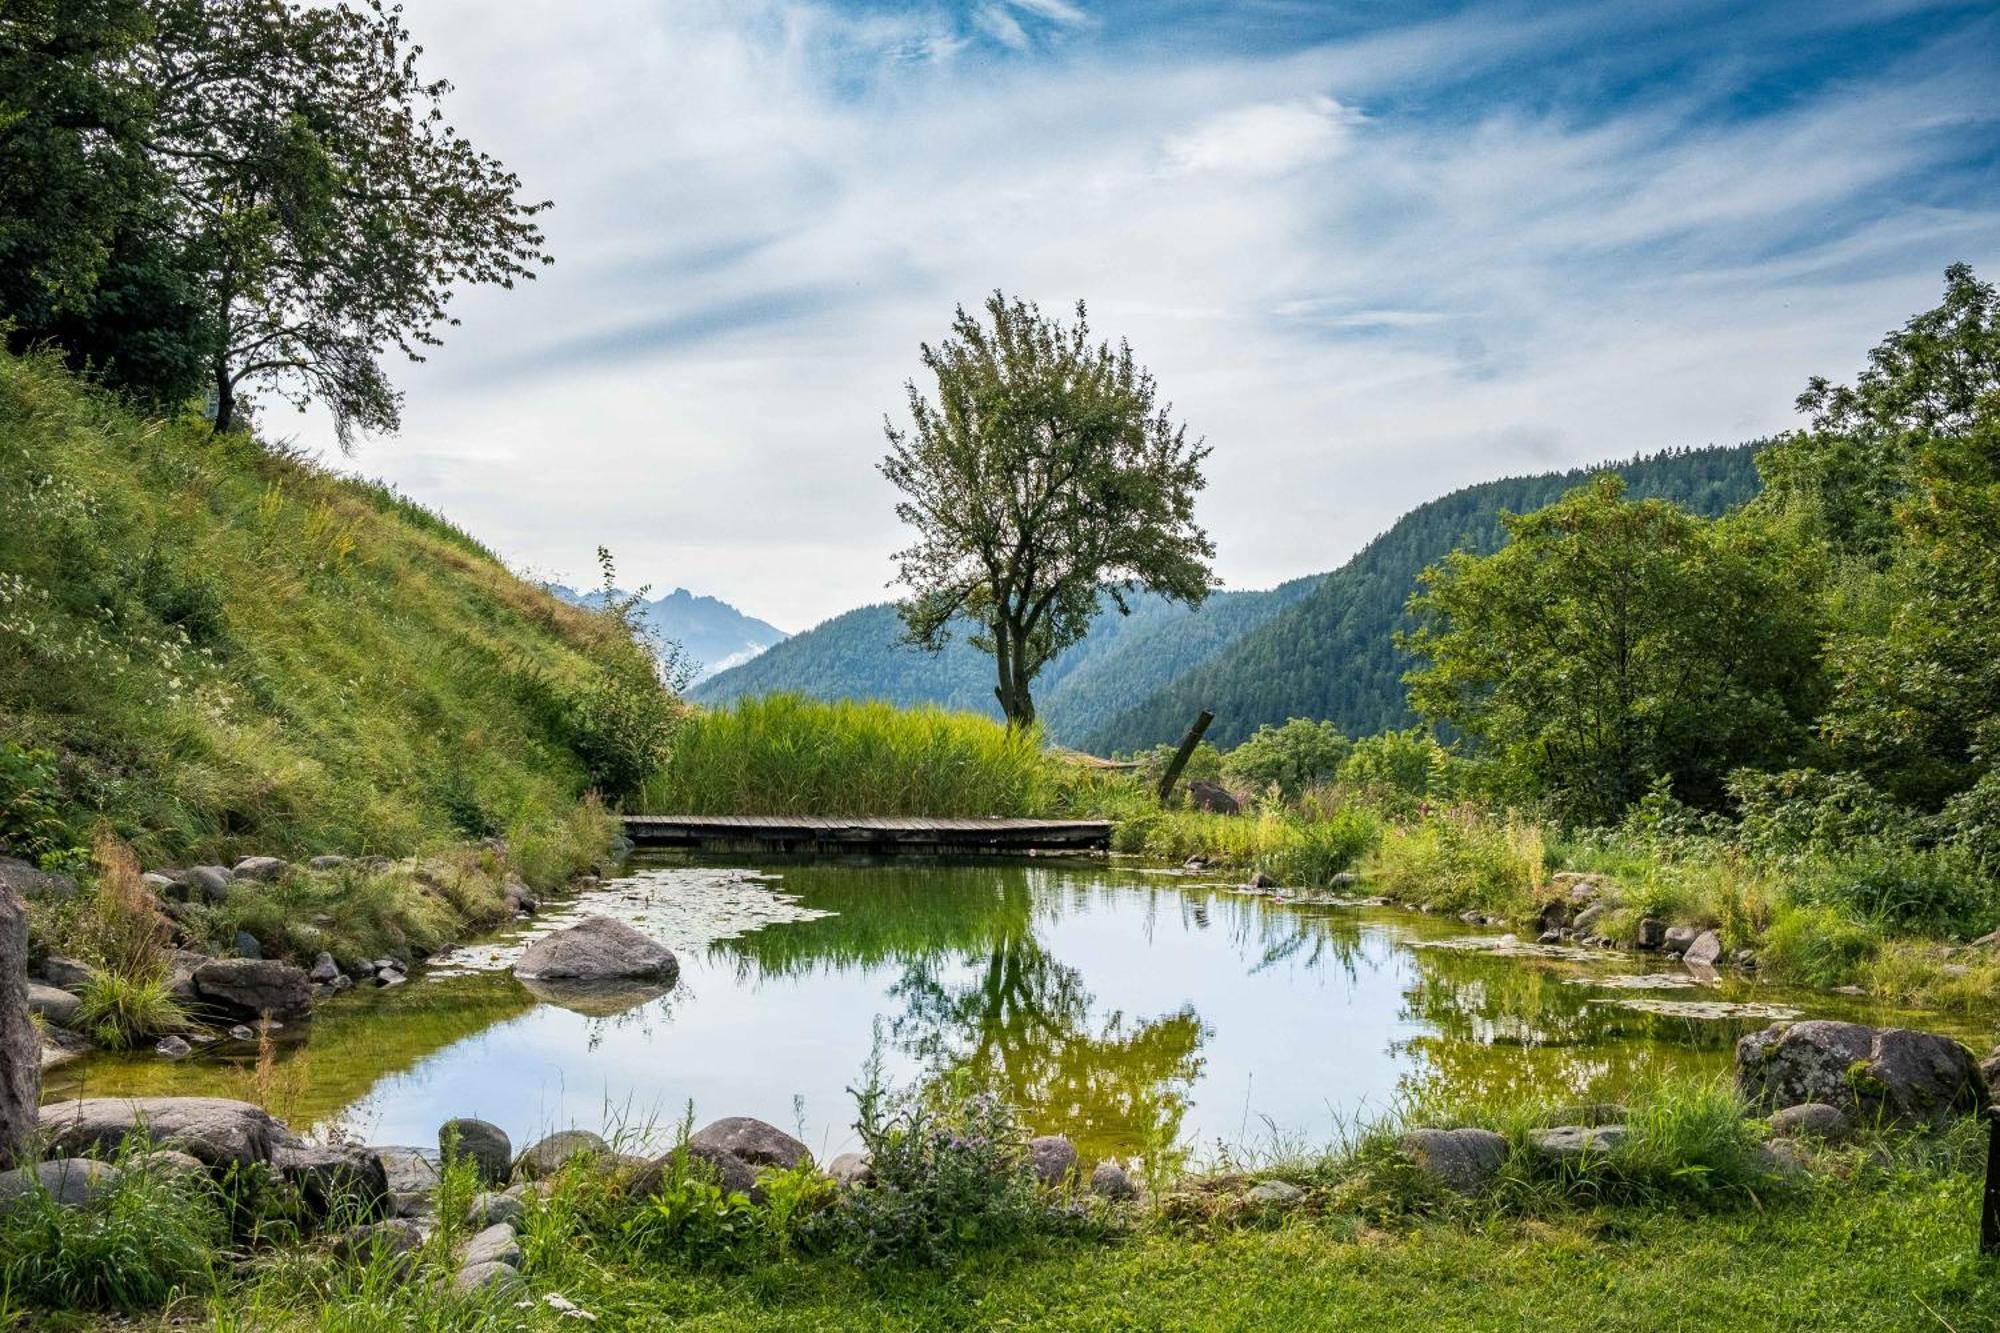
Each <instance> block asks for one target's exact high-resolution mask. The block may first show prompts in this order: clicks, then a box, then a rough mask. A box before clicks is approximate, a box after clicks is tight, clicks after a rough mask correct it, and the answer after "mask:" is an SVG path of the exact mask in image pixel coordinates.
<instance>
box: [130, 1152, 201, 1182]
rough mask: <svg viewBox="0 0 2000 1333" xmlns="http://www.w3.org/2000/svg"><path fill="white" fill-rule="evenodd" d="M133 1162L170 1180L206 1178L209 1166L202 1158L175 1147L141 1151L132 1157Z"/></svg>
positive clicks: (136, 1166) (139, 1167) (134, 1164)
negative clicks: (204, 1163)
mask: <svg viewBox="0 0 2000 1333" xmlns="http://www.w3.org/2000/svg"><path fill="white" fill-rule="evenodd" d="M132 1164H133V1166H134V1167H135V1168H136V1169H138V1170H140V1171H145V1172H150V1173H151V1174H153V1175H156V1176H164V1177H166V1178H168V1179H170V1180H183V1179H185V1180H192V1179H195V1178H203V1179H205V1178H206V1177H207V1176H208V1167H206V1166H205V1165H203V1164H202V1160H201V1158H199V1157H196V1156H195V1155H194V1154H193V1153H185V1152H179V1151H176V1150H175V1149H173V1148H155V1149H153V1150H152V1151H151V1152H143V1153H140V1154H139V1155H138V1156H136V1157H134V1158H133V1159H132Z"/></svg>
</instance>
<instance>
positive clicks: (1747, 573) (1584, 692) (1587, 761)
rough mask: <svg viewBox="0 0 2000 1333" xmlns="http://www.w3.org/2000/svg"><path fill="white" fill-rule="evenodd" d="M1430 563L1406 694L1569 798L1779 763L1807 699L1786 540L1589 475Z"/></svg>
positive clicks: (1586, 812) (1598, 805)
mask: <svg viewBox="0 0 2000 1333" xmlns="http://www.w3.org/2000/svg"><path fill="white" fill-rule="evenodd" d="M1503 522H1504V524H1505V526H1506V529H1507V536H1508V540H1507V543H1506V545H1504V546H1503V547H1501V549H1500V550H1498V551H1496V552H1495V553H1494V554H1492V555H1489V556H1474V555H1469V554H1465V553H1458V554H1454V555H1452V556H1449V557H1447V558H1446V559H1445V561H1444V562H1443V563H1442V564H1440V565H1438V566H1436V567H1434V568H1433V569H1432V570H1430V571H1427V572H1426V573H1425V575H1424V580H1423V591H1422V592H1421V593H1420V594H1419V595H1418V596H1417V597H1416V598H1414V599H1413V600H1412V602H1411V607H1412V609H1413V611H1415V612H1416V613H1417V614H1418V615H1419V616H1420V617H1421V622H1422V623H1421V624H1420V626H1419V628H1418V629H1417V630H1416V631H1415V632H1414V633H1413V634H1411V635H1409V636H1408V637H1407V639H1406V640H1405V642H1406V644H1407V646H1408V647H1409V648H1410V650H1411V651H1412V652H1414V653H1415V654H1417V655H1418V656H1419V657H1421V658H1423V659H1424V660H1425V665H1423V666H1422V667H1420V668H1419V669H1417V670H1416V671H1413V672H1412V673H1411V674H1410V677H1409V680H1410V698H1411V701H1412V703H1413V704H1414V705H1415V706H1416V707H1417V708H1418V709H1419V710H1420V711H1422V712H1424V713H1425V714H1426V715H1427V716H1429V717H1431V718H1433V719H1436V720H1439V721H1442V722H1446V723H1449V724H1450V725H1452V726H1454V727H1456V728H1458V729H1460V730H1462V731H1464V732H1465V733H1466V734H1467V735H1469V736H1471V737H1473V738H1474V739H1476V740H1477V741H1478V742H1480V743H1481V744H1482V745H1483V746H1484V747H1485V748H1486V749H1487V750H1488V751H1489V752H1490V753H1492V754H1493V755H1495V756H1496V757H1498V758H1499V759H1500V760H1501V761H1502V763H1503V765H1504V767H1505V769H1506V770H1508V772H1509V773H1510V775H1511V776H1512V777H1513V778H1514V780H1516V781H1518V782H1519V783H1520V785H1521V787H1522V788H1523V789H1524V790H1526V791H1529V792H1535V793H1541V792H1546V793H1549V794H1550V795H1551V797H1552V798H1553V799H1555V800H1556V801H1557V802H1558V804H1559V805H1560V806H1561V808H1562V809H1563V810H1564V812H1565V813H1567V814H1569V815H1571V816H1572V817H1578V818H1581V819H1584V820H1607V819H1615V818H1616V817H1617V816H1618V814H1619V813H1620V812H1621V811H1623V810H1624V809H1625V807H1626V806H1628V805H1630V804H1631V803H1632V802H1634V801H1636V800H1638V799H1639V798H1640V797H1641V796H1642V795H1644V794H1645V792H1646V790H1647V788H1648V787H1649V785H1650V784H1651V783H1652V782H1653V781H1654V779H1656V778H1658V777H1661V776H1666V777H1669V778H1671V779H1672V781H1673V783H1674V787H1675V790H1676V792H1678V793H1679V794H1681V795H1682V796H1683V797H1684V798H1685V799H1689V800H1692V801H1695V802H1696V803H1702V804H1714V803H1716V802H1718V801H1719V800H1720V798H1721V796H1722V781H1723V777H1724V775H1725V774H1726V773H1727V772H1728V771H1729V770H1730V769H1732V768H1735V767H1737V766H1738V765H1741V764H1746V763H1759V762H1769V761H1772V760H1776V761H1780V762H1782V761H1784V760H1786V759H1788V758H1790V757H1791V756H1792V755H1794V754H1796V753H1797V752H1798V751H1799V749H1800V748H1801V747H1802V746H1803V744H1804V741H1805V727H1806V724H1807V722H1808V720H1809V718H1810V717H1811V714H1812V709H1813V706H1814V704H1815V703H1816V702H1817V693H1816V682H1815V677H1814V672H1815V670H1816V652H1815V649H1816V643H1815V639H1814V626H1813V615H1812V611H1811V607H1810V604H1809V603H1807V604H1803V605H1802V603H1801V599H1800V598H1799V596H1798V590H1797V588H1796V586H1795V585H1794V582H1793V579H1792V577H1791V574H1792V569H1793V562H1792V561H1790V560H1789V558H1788V556H1787V553H1786V550H1785V548H1784V544H1783V542H1782V541H1781V540H1778V539H1776V538H1772V537H1768V536H1767V535H1766V534H1765V533H1764V532H1762V531H1761V530H1760V529H1759V528H1757V527H1756V526H1754V525H1753V526H1742V525H1738V526H1724V525H1721V524H1717V523H1711V522H1705V521H1703V520H1701V519H1698V518H1695V517H1694V516H1692V515H1690V514H1688V513H1687V512H1686V511H1684V510H1682V509H1679V508H1677V507H1676V506H1674V505H1672V504H1670V503H1668V502H1666V501H1664V500H1628V499H1626V498H1625V494H1624V485H1623V483H1622V482H1621V481H1620V480H1619V479H1618V478H1616V477H1611V476H1605V477H1599V478H1597V479H1596V480H1595V481H1593V482H1592V483H1591V484H1590V485H1588V486H1585V487H1579V488H1578V489H1577V490H1575V491H1572V492H1571V493H1570V494H1569V495H1566V496H1564V497H1563V498H1562V499H1561V500H1559V501H1557V502H1556V503H1555V504H1552V505H1549V506H1548V507H1547V508H1544V509H1540V510H1537V511H1535V512H1534V513H1532V514H1526V515H1521V516H1514V515H1508V516H1506V517H1505V518H1504V519H1503Z"/></svg>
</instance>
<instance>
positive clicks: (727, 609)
mask: <svg viewBox="0 0 2000 1333" xmlns="http://www.w3.org/2000/svg"><path fill="white" fill-rule="evenodd" d="M549 591H550V592H553V593H554V594H555V595H556V596H558V597H560V598H562V599H563V600H564V601H566V602H573V603H575V604H576V605H578V606H591V607H595V606H601V605H602V604H603V602H604V594H603V593H602V592H587V593H580V592H577V591H576V590H574V589H572V588H565V587H563V586H561V585H560V584H556V585H552V586H551V587H550V588H549ZM617 595H619V596H621V597H622V596H625V595H626V594H624V593H623V592H620V593H618V594H617ZM638 611H639V616H640V618H641V619H642V620H644V621H645V622H646V624H648V625H649V626H651V627H652V629H653V631H654V633H656V634H658V635H659V636H660V637H661V638H663V639H671V640H672V641H673V642H675V643H677V644H679V645H680V646H681V650H682V651H683V652H685V653H686V654H687V656H688V660H689V661H690V662H692V663H694V664H695V675H694V679H695V680H696V681H697V682H700V681H703V680H706V679H708V678H709V677H710V676H713V675H716V674H718V673H720V672H723V671H727V670H729V668H731V667H733V666H738V665H741V664H742V663H744V662H747V661H749V660H750V659H751V658H753V657H755V656H757V655H758V654H759V653H761V652H763V651H764V650H765V649H767V648H769V647H770V646H771V645H772V644H774V643H780V642H782V641H783V640H784V638H785V632H784V631H783V630H781V629H779V628H778V627H777V626H775V625H771V624H767V623H766V622H764V621H762V620H759V619H757V618H756V617H755V616H746V615H744V614H743V613H742V612H741V611H738V610H737V609H736V608H735V607H733V606H731V605H730V604H729V603H727V602H725V601H723V600H722V599H720V598H718V597H702V596H699V595H697V594H695V593H691V592H689V591H688V590H687V589H686V588H676V589H674V590H673V591H672V592H670V593H668V594H667V595H666V596H665V597H656V598H654V599H653V600H651V601H642V602H640V603H639V607H638Z"/></svg>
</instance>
